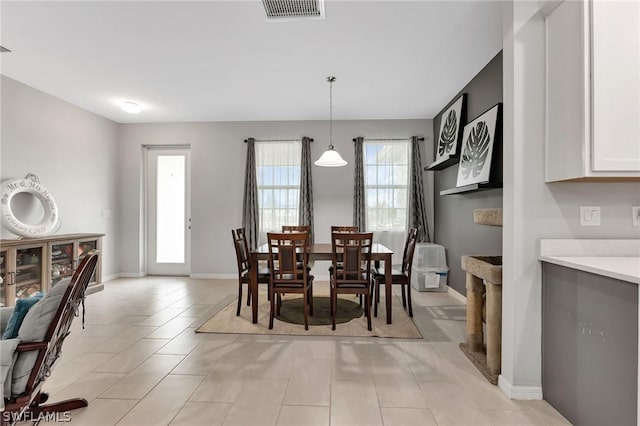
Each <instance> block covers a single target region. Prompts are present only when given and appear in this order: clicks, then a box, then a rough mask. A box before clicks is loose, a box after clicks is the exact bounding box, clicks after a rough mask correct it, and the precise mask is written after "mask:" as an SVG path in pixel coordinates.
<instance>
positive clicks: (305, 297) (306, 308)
mask: <svg viewBox="0 0 640 426" xmlns="http://www.w3.org/2000/svg"><path fill="white" fill-rule="evenodd" d="M302 299H303V300H302V304H303V305H304V329H305V330H309V299H308V295H307V293H303V294H302Z"/></svg>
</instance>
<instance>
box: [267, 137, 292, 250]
mask: <svg viewBox="0 0 640 426" xmlns="http://www.w3.org/2000/svg"><path fill="white" fill-rule="evenodd" d="M301 156H302V144H301V142H300V141H286V142H285V141H282V142H272V141H269V142H256V168H257V170H256V172H257V180H258V207H259V208H260V213H259V214H260V235H261V240H262V239H263V238H264V237H263V236H264V234H265V233H266V232H273V231H277V232H280V230H281V229H282V225H295V224H297V223H298V202H299V197H300V167H301V166H300V161H301Z"/></svg>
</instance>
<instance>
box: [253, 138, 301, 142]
mask: <svg viewBox="0 0 640 426" xmlns="http://www.w3.org/2000/svg"><path fill="white" fill-rule="evenodd" d="M301 140H302V138H300V139H255V141H256V142H300V141H301ZM248 141H249V139H245V140H244V143H247V142H248ZM309 141H311V142H313V138H309Z"/></svg>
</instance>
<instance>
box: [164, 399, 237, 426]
mask: <svg viewBox="0 0 640 426" xmlns="http://www.w3.org/2000/svg"><path fill="white" fill-rule="evenodd" d="M230 409H231V404H227V403H220V402H187V403H186V404H185V405H184V406H183V407H182V409H181V410H180V411H179V412H178V414H177V415H176V417H175V418H174V419H173V421H172V422H171V423H170V424H171V425H172V426H222V423H223V422H224V419H225V418H226V417H227V414H228V413H229V410H230Z"/></svg>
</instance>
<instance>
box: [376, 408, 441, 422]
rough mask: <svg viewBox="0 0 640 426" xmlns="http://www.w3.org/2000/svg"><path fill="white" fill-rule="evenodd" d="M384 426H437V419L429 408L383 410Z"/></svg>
mask: <svg viewBox="0 0 640 426" xmlns="http://www.w3.org/2000/svg"><path fill="white" fill-rule="evenodd" d="M381 410H382V421H383V422H384V426H418V425H419V426H437V423H436V419H435V418H434V417H433V414H431V410H429V409H427V408H385V407H383V408H382V409H381Z"/></svg>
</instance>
